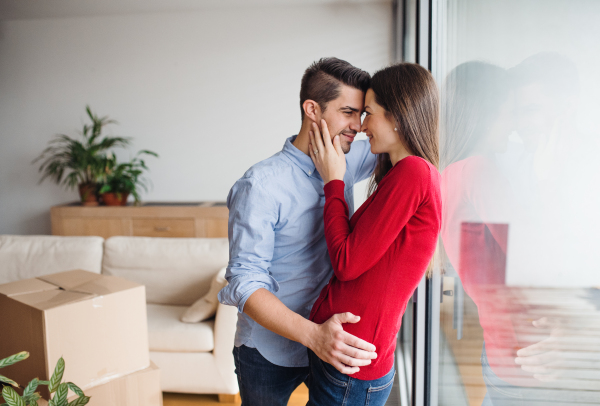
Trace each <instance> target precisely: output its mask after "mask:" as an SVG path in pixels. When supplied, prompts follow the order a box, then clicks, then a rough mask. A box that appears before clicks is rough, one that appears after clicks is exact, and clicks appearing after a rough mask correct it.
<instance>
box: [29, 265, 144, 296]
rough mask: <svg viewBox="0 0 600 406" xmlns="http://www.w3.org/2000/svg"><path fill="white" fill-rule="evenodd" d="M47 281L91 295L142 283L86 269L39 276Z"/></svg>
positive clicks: (117, 290)
mask: <svg viewBox="0 0 600 406" xmlns="http://www.w3.org/2000/svg"><path fill="white" fill-rule="evenodd" d="M39 279H42V280H44V281H46V282H48V283H51V284H53V285H56V286H58V287H60V288H62V289H64V290H69V291H73V292H82V293H90V294H93V295H108V294H110V293H115V292H121V291H123V290H128V289H132V288H137V287H140V286H142V285H140V284H138V283H135V282H131V281H128V280H126V279H123V278H119V277H116V276H110V275H101V274H95V273H91V272H87V271H81V270H76V271H67V272H60V273H56V274H53V275H47V276H43V277H40V278H39Z"/></svg>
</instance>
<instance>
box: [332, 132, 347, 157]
mask: <svg viewBox="0 0 600 406" xmlns="http://www.w3.org/2000/svg"><path fill="white" fill-rule="evenodd" d="M333 148H335V151H336V152H337V153H338V155H340V154H343V153H344V151H342V142H341V141H340V136H339V135H336V136H335V137H333Z"/></svg>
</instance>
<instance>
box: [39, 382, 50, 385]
mask: <svg viewBox="0 0 600 406" xmlns="http://www.w3.org/2000/svg"><path fill="white" fill-rule="evenodd" d="M39 383H40V385H50V381H40V382H39Z"/></svg>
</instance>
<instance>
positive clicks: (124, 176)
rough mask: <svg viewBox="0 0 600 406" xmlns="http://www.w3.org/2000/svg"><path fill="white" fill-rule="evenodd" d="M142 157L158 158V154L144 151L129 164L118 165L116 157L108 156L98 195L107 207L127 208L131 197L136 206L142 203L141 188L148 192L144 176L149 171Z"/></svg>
mask: <svg viewBox="0 0 600 406" xmlns="http://www.w3.org/2000/svg"><path fill="white" fill-rule="evenodd" d="M141 155H151V156H154V157H158V154H157V153H156V152H152V151H148V150H142V151H140V152H138V153H137V155H136V156H135V157H134V158H133V159H132V160H131V161H129V162H125V163H117V159H116V157H115V156H114V155H112V154H108V155H107V157H106V160H105V167H104V175H103V179H102V184H101V185H100V189H99V192H98V194H99V195H100V196H101V198H102V201H103V202H104V204H106V205H107V206H125V205H126V204H127V198H128V197H129V195H130V194H131V195H133V198H134V199H135V201H134V204H136V205H138V204H139V203H140V195H139V188H142V189H144V190H145V191H148V187H147V179H145V178H144V177H143V176H142V173H143V172H144V170H148V167H147V166H146V163H145V162H144V160H143V159H141V158H140V156H141Z"/></svg>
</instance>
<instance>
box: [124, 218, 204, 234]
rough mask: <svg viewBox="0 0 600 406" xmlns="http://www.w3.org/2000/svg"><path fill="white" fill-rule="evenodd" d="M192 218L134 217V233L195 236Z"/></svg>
mask: <svg viewBox="0 0 600 406" xmlns="http://www.w3.org/2000/svg"><path fill="white" fill-rule="evenodd" d="M195 228H196V227H195V224H194V219H192V218H143V217H142V218H134V219H133V235H134V236H138V237H180V238H192V237H195V234H196V230H195Z"/></svg>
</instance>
